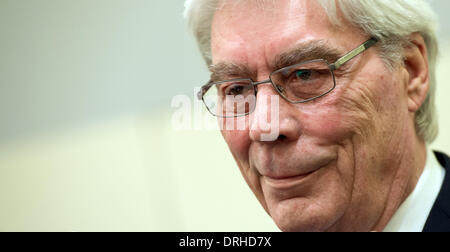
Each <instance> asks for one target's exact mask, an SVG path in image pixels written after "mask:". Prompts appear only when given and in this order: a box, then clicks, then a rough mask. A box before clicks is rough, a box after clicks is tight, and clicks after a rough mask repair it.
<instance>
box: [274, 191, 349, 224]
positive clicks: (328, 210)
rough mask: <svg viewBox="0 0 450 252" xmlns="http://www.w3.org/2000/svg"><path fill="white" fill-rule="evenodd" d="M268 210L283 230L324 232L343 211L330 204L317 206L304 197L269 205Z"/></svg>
mask: <svg viewBox="0 0 450 252" xmlns="http://www.w3.org/2000/svg"><path fill="white" fill-rule="evenodd" d="M334 206H336V205H334ZM269 212H270V215H271V217H272V219H273V220H274V222H275V224H276V225H277V226H278V228H279V229H280V230H281V231H283V232H325V231H328V230H329V229H330V228H331V227H332V226H333V225H334V224H335V223H336V222H337V221H338V220H339V219H340V217H342V215H343V213H344V211H343V210H341V209H337V208H336V207H333V206H332V205H328V204H327V206H318V205H316V204H315V202H314V201H311V200H309V199H306V198H294V199H289V200H285V201H283V202H280V203H278V204H277V205H276V206H269Z"/></svg>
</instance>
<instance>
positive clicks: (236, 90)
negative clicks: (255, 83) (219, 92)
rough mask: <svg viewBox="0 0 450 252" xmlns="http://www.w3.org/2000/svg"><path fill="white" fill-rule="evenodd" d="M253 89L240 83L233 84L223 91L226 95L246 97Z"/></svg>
mask: <svg viewBox="0 0 450 252" xmlns="http://www.w3.org/2000/svg"><path fill="white" fill-rule="evenodd" d="M251 88H252V87H251V86H250V85H248V84H240V83H233V84H231V85H228V86H225V87H224V89H223V94H224V95H226V96H227V95H233V96H237V95H246V94H247V93H248V92H249V91H250V89H251Z"/></svg>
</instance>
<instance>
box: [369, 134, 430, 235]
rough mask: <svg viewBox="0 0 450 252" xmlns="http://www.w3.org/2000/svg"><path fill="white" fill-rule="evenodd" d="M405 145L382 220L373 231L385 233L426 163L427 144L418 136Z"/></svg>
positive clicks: (399, 156)
mask: <svg viewBox="0 0 450 252" xmlns="http://www.w3.org/2000/svg"><path fill="white" fill-rule="evenodd" d="M409 139H412V140H409V141H408V140H406V141H405V142H404V143H406V144H405V145H404V148H403V150H402V151H400V152H399V154H400V155H398V157H397V158H398V159H397V160H398V163H397V165H398V166H397V167H398V168H397V169H396V170H395V171H396V172H395V173H394V174H393V179H392V180H391V184H390V190H389V195H388V198H387V201H386V205H385V209H384V212H383V214H382V215H381V218H380V219H379V220H378V222H377V224H376V225H375V226H374V228H373V229H372V230H376V231H383V229H384V228H385V227H386V225H387V224H388V223H389V221H390V220H391V218H392V217H393V215H394V214H395V212H396V211H397V210H398V208H399V207H400V205H401V204H402V203H403V202H404V201H405V200H406V199H407V198H408V196H409V195H410V194H411V193H412V192H413V190H414V188H415V187H416V185H417V182H418V181H419V178H420V176H421V174H422V172H423V169H424V167H425V163H426V158H427V157H426V152H427V151H426V144H425V142H424V141H423V140H421V139H419V138H418V137H417V136H415V135H414V137H411V138H409ZM399 149H400V148H399Z"/></svg>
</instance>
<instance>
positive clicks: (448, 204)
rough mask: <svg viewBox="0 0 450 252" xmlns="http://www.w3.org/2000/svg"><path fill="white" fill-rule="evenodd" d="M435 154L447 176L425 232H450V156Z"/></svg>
mask: <svg viewBox="0 0 450 252" xmlns="http://www.w3.org/2000/svg"><path fill="white" fill-rule="evenodd" d="M435 154H436V157H437V159H438V161H439V163H441V165H442V166H443V167H444V168H445V178H444V183H443V184H442V187H441V191H440V192H439V195H438V197H437V199H436V201H435V202H434V205H433V208H432V209H431V212H430V214H429V215H428V219H427V222H426V223H425V227H424V228H423V232H450V158H449V157H448V156H447V155H445V154H443V153H439V152H435Z"/></svg>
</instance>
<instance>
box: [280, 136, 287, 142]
mask: <svg viewBox="0 0 450 252" xmlns="http://www.w3.org/2000/svg"><path fill="white" fill-rule="evenodd" d="M286 138H287V137H286V136H285V135H279V136H278V140H280V141H283V140H285V139H286Z"/></svg>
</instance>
